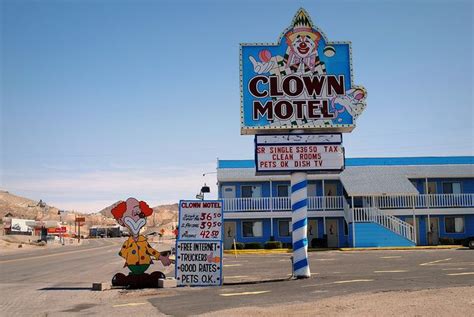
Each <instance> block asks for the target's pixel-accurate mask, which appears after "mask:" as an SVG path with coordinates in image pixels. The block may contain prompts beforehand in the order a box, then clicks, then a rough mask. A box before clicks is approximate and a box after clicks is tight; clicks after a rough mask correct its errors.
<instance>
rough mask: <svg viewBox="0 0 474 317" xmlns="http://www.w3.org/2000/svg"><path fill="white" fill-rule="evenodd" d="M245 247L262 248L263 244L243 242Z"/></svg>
mask: <svg viewBox="0 0 474 317" xmlns="http://www.w3.org/2000/svg"><path fill="white" fill-rule="evenodd" d="M245 248H246V249H263V246H262V244H261V243H260V242H247V243H246V244H245Z"/></svg>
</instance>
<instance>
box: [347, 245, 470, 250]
mask: <svg viewBox="0 0 474 317" xmlns="http://www.w3.org/2000/svg"><path fill="white" fill-rule="evenodd" d="M462 247H463V246H462V245H427V246H416V247H373V248H340V249H339V250H340V251H387V250H395V251H403V250H410V251H415V250H447V249H459V248H462Z"/></svg>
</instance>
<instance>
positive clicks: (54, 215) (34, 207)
mask: <svg viewBox="0 0 474 317" xmlns="http://www.w3.org/2000/svg"><path fill="white" fill-rule="evenodd" d="M7 214H11V215H12V216H13V217H15V218H23V219H35V220H59V215H58V208H56V207H52V206H49V205H48V204H47V203H45V202H43V201H35V200H31V199H28V198H24V197H20V196H16V195H13V194H11V193H9V192H7V191H0V219H1V218H3V217H5V215H7Z"/></svg>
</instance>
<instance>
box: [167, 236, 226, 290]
mask: <svg viewBox="0 0 474 317" xmlns="http://www.w3.org/2000/svg"><path fill="white" fill-rule="evenodd" d="M176 249H177V251H178V254H177V260H178V261H177V263H176V280H177V282H178V285H180V286H185V285H190V286H191V285H194V286H206V285H209V286H215V285H221V284H222V283H221V282H222V242H220V241H206V242H197V241H196V242H194V241H179V242H178V243H177V247H176Z"/></svg>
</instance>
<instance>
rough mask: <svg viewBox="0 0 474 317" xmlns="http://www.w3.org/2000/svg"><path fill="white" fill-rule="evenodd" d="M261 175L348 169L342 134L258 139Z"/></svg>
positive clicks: (264, 136)
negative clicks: (345, 164) (345, 163)
mask: <svg viewBox="0 0 474 317" xmlns="http://www.w3.org/2000/svg"><path fill="white" fill-rule="evenodd" d="M255 166H256V173H257V175H259V174H269V173H273V174H285V173H291V172H298V171H303V172H308V173H318V172H325V173H327V172H331V171H332V172H340V171H342V170H343V169H344V148H343V147H342V136H341V134H308V133H300V134H288V135H284V134H275V135H256V136H255Z"/></svg>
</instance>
